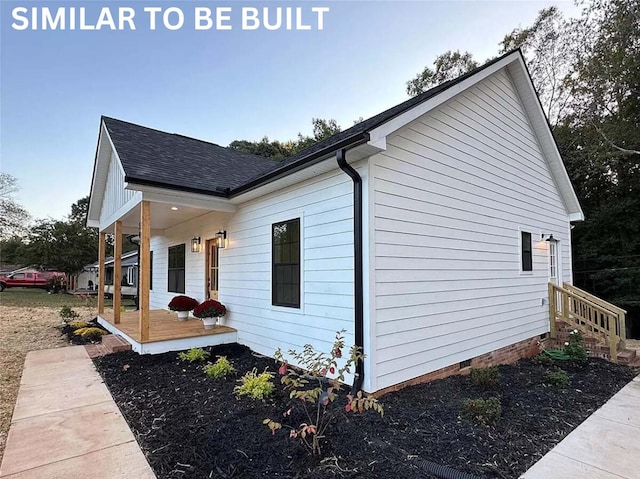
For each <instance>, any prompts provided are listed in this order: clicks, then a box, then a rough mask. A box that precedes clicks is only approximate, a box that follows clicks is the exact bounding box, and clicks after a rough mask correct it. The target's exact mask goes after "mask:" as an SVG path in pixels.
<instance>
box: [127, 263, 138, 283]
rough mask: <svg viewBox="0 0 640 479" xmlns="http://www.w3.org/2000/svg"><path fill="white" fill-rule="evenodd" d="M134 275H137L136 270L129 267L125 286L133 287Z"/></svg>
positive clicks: (133, 267)
mask: <svg viewBox="0 0 640 479" xmlns="http://www.w3.org/2000/svg"><path fill="white" fill-rule="evenodd" d="M136 273H137V268H136V267H135V266H129V267H128V268H127V286H135V284H136Z"/></svg>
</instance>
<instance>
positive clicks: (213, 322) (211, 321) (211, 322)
mask: <svg viewBox="0 0 640 479" xmlns="http://www.w3.org/2000/svg"><path fill="white" fill-rule="evenodd" d="M202 324H204V329H214V328H215V327H217V326H218V318H202Z"/></svg>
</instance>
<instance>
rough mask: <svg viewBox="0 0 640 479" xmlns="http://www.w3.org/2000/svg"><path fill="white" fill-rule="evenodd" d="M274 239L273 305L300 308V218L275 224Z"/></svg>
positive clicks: (272, 258) (272, 235) (273, 228)
mask: <svg viewBox="0 0 640 479" xmlns="http://www.w3.org/2000/svg"><path fill="white" fill-rule="evenodd" d="M271 239H272V245H273V250H272V257H271V261H272V278H271V288H272V304H273V305H274V306H286V307H289V308H299V307H300V218H296V219H294V220H288V221H283V222H281V223H274V224H273V226H272V231H271Z"/></svg>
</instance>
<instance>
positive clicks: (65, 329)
mask: <svg viewBox="0 0 640 479" xmlns="http://www.w3.org/2000/svg"><path fill="white" fill-rule="evenodd" d="M87 324H88V325H89V327H90V328H98V329H102V330H103V331H106V332H107V334H110V333H109V331H108V330H107V329H105V328H104V327H102V325H101V324H100V323H98V320H97V318H94V319H92V320H91V321H87ZM60 332H61V333H62V335H63V336H66V337H67V339H68V340H69V342H70V343H71V344H78V345H83V344H91V343H94V342H100V341H99V340H98V341H91V340H90V339H86V338H83V337H82V336H78V335H76V334H74V332H75V330H74V329H73V328H72V327H71V326H69V325H68V324H67V323H64V324H63V325H62V326H61V327H60Z"/></svg>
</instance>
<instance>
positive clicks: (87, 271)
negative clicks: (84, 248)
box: [72, 261, 100, 291]
mask: <svg viewBox="0 0 640 479" xmlns="http://www.w3.org/2000/svg"><path fill="white" fill-rule="evenodd" d="M99 269H100V268H99V267H98V262H97V261H94V262H93V263H91V264H88V265H86V266H85V267H84V268H82V271H81V272H80V273H78V274H76V275H75V276H74V277H73V278H72V284H73V290H74V291H95V290H96V289H97V288H98V270H99Z"/></svg>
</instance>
